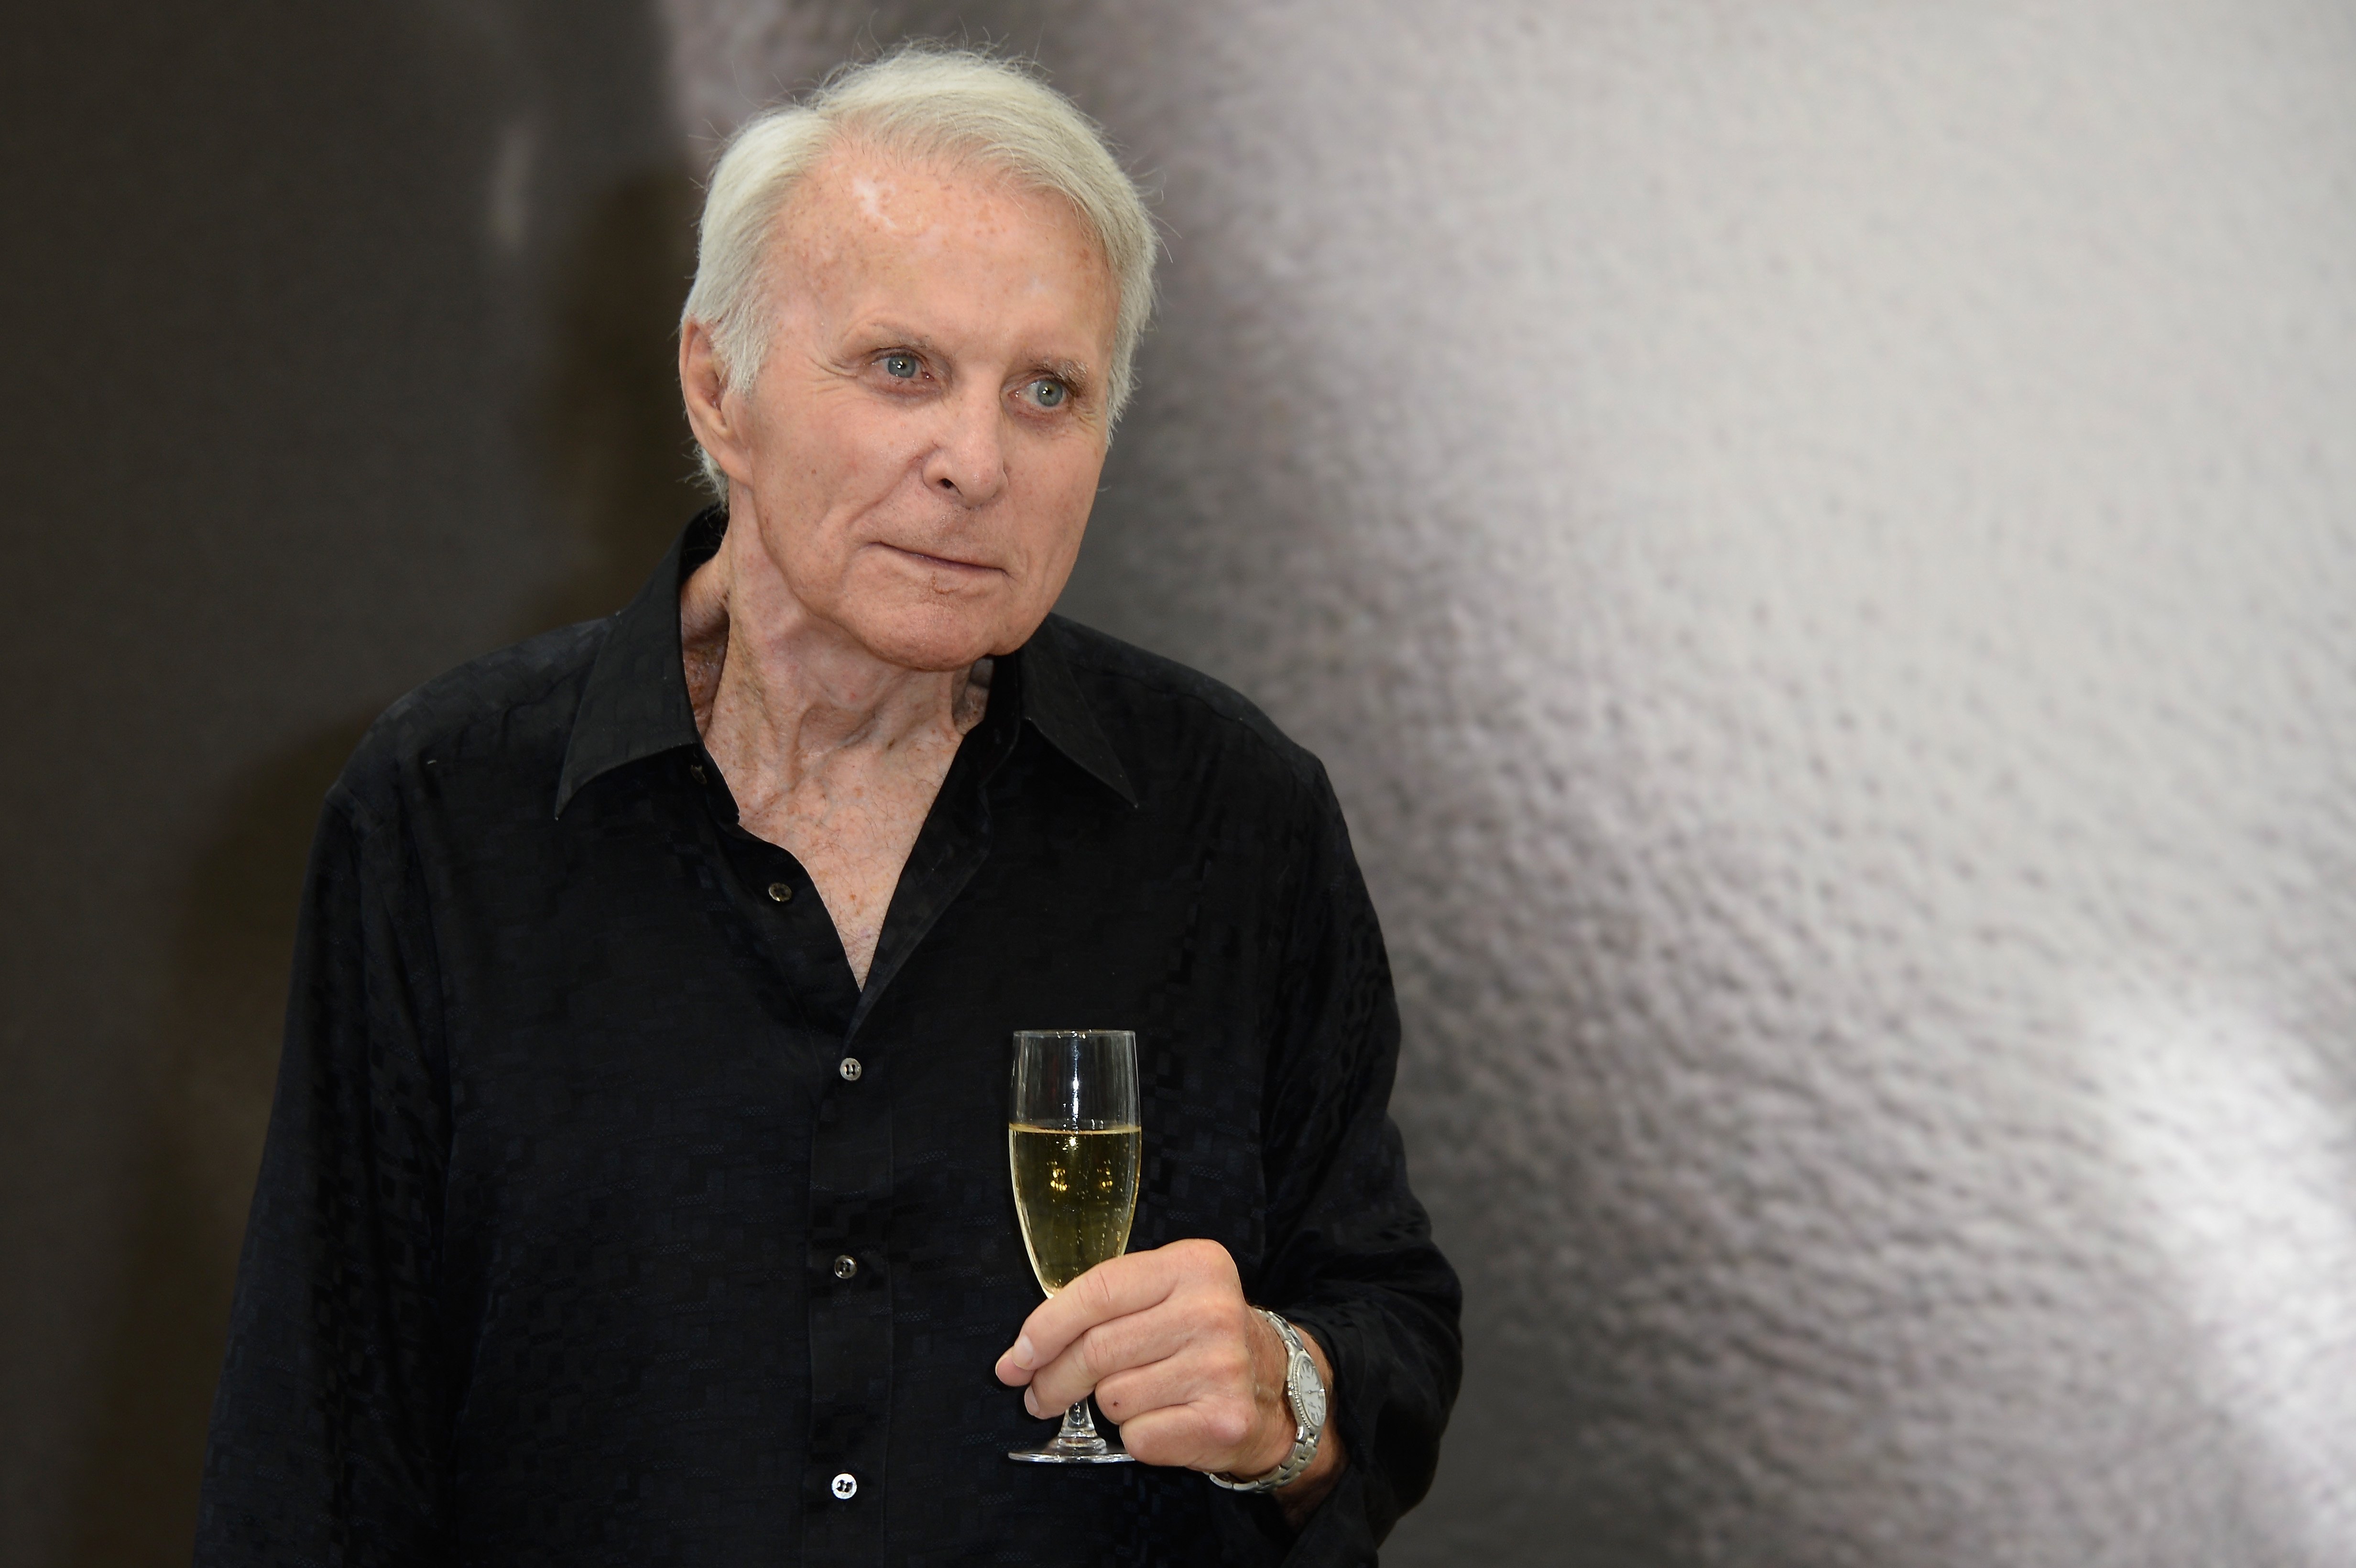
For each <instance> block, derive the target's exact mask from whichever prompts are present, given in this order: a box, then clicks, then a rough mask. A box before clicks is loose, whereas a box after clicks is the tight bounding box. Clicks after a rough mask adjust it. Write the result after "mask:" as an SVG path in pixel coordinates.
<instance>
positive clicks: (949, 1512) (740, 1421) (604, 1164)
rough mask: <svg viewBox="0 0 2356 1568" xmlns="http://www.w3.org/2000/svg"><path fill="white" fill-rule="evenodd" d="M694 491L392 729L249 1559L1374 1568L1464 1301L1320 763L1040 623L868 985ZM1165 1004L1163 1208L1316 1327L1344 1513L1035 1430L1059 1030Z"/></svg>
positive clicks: (311, 1128) (352, 855)
mask: <svg viewBox="0 0 2356 1568" xmlns="http://www.w3.org/2000/svg"><path fill="white" fill-rule="evenodd" d="M724 526H725V525H724V520H723V519H722V518H721V517H718V516H716V515H714V514H707V515H706V516H705V517H702V518H700V519H698V521H697V523H696V524H694V525H692V526H691V528H689V530H688V532H687V534H686V535H685V536H684V537H683V538H682V539H681V540H680V544H679V545H678V546H677V547H675V548H674V549H672V551H671V553H670V555H669V558H668V559H667V560H665V561H664V563H663V565H662V567H661V568H660V569H659V571H657V573H656V574H655V576H654V578H653V579H652V581H649V582H648V585H647V588H646V590H645V592H642V593H641V594H640V595H639V596H638V598H637V601H636V602H635V603H632V604H631V605H630V607H629V608H627V609H626V610H625V611H623V612H622V613H619V614H618V615H616V616H613V617H611V618H609V619H607V620H605V621H600V622H594V623H590V624H584V625H580V626H574V627H570V628H567V629H565V630H562V631H559V632H553V633H551V634H549V635H545V636H542V637H539V638H536V639H534V640H533V641H531V642H529V643H525V644H523V645H520V646H519V647H516V648H512V649H509V650H508V651H506V652H503V653H498V654H494V655H492V656H488V657H487V658H484V659H480V660H477V661H476V662H475V663H473V664H470V665H468V666H466V667H464V668H462V669H459V670H457V671H455V672H454V673H453V674H451V675H449V676H446V677H443V678H442V679H440V680H437V681H434V682H433V683H432V684H430V685H428V686H426V687H424V688H422V689H420V690H419V691H417V692H415V693H413V694H412V696H410V697H408V698H406V699H403V700H402V702H401V703H399V704H398V705H396V706H395V707H394V708H393V709H391V711H389V712H388V713H386V715H385V716H384V717H383V718H382V719H381V720H379V722H378V723H377V725H376V727H375V728H374V729H373V730H372V731H370V732H369V737H368V739H367V740H366V741H364V742H363V743H362V744H361V746H360V748H359V752H358V753H357V754H356V755H355V756H354V757H353V759H352V761H351V763H350V764H349V766H348V768H347V769H346V770H345V773H344V775H343V777H342V779H341V780H340V781H339V782H338V783H337V785H336V786H335V788H334V790H333V791H332V792H331V793H330V795H329V796H328V799H327V807H326V810H325V812H324V814H323V816H322V819H321V823H320V827H319V834H318V838H317V842H316V847H315V848H314V851H313V859H312V864H311V871H310V881H309V888H308V891H307V893H306V895H305V908H304V912H303V922H302V934H301V938H300V942H299V944H298V948H297V953H296V958H295V983H294V991H293V997H292V1002H291V1006H290V1011H289V1019H288V1025H287V1036H286V1046H285V1055H284V1064H283V1066H282V1069H281V1072H280V1077H279V1083H278V1090H277V1098H276V1103H275V1105H274V1107H273V1112H272V1117H271V1127H270V1137H269V1144H268V1150H267V1153H266V1154H265V1156H264V1157H263V1161H262V1175H261V1180H260V1185H259V1188H258V1189H257V1191H256V1193H255V1197H254V1204H253V1211H252V1221H251V1224H250V1226H249V1230H248V1233H247V1240H246V1250H245V1256H244V1262H243V1265H242V1269H241V1275H240V1279H239V1285H238V1297H237V1306H236V1310H235V1317H234V1320H233V1325H232V1329H231V1336H230V1349H229V1357H228V1362H227V1366H226V1369H225V1371H224V1372H223V1375H222V1379H221V1386H220V1397H219V1402H218V1404H217V1406H216V1409H215V1413H214V1417H213V1429H212V1445H211V1452H210V1455H209V1461H208V1466H207V1473H206V1480H205V1497H204V1506H203V1516H202V1522H201V1525H200V1530H199V1543H198V1561H199V1563H206V1564H219V1565H227V1564H232V1563H238V1564H243V1563H400V1564H427V1563H434V1564H441V1563H497V1564H502V1565H505V1564H522V1563H565V1564H573V1565H581V1564H596V1563H615V1564H621V1563H629V1564H633V1565H645V1564H651V1563H715V1564H737V1563H744V1564H752V1563H775V1564H789V1563H806V1564H812V1565H816V1564H834V1563H862V1564H864V1563H895V1564H896V1563H912V1564H913V1563H1182V1564H1195V1563H1212V1562H1234V1563H1273V1562H1277V1561H1285V1562H1290V1563H1356V1562H1361V1561H1365V1560H1367V1559H1369V1558H1371V1556H1372V1554H1373V1550H1374V1546H1375V1543H1376V1541H1379V1540H1380V1539H1381V1537H1382V1535H1383V1534H1384V1532H1385V1531H1387V1529H1388V1527H1389V1525H1390V1522H1391V1521H1392V1520H1393V1519H1395V1518H1396V1517H1397V1515H1398V1510H1399V1509H1401V1508H1403V1507H1405V1506H1407V1505H1408V1504H1409V1503H1411V1502H1413V1501H1414V1500H1415V1499H1417V1498H1419V1496H1420V1495H1421V1494H1422V1492H1423V1490H1424V1488H1425V1487H1426V1486H1427V1485H1428V1483H1429V1481H1430V1476H1431V1471H1432V1467H1433V1464H1434V1461H1435V1457H1436V1454H1437V1448H1438V1444H1439V1439H1440V1427H1441V1425H1442V1423H1443V1422H1444V1420H1445V1419H1446V1413H1447V1410H1448V1406H1449V1403H1450V1402H1451V1399H1452V1398H1453V1396H1454V1392H1455V1388H1456V1381H1457V1372H1458V1338H1457V1328H1456V1313H1457V1301H1458V1296H1457V1286H1456V1281H1455V1278H1454V1276H1453V1275H1452V1274H1451V1272H1450V1270H1449V1268H1448V1265H1447V1264H1446V1263H1445V1262H1444V1261H1443V1260H1442V1259H1441V1258H1440V1254H1439V1253H1437V1252H1436V1251H1435V1250H1434V1249H1433V1247H1432V1245H1431V1243H1430V1235H1429V1231H1428V1228H1427V1226H1426V1222H1425V1219H1424V1215H1423V1211H1422V1210H1421V1209H1420V1208H1419V1206H1418V1205H1417V1203H1416V1201H1415V1199H1414V1197H1413V1196H1412V1195H1411V1194H1410V1193H1409V1192H1408V1186H1407V1177H1406V1169H1405V1166H1404V1161H1403V1158H1402V1156H1401V1152H1400V1146H1399V1138H1398V1132H1397V1130H1396V1128H1395V1127H1394V1126H1393V1125H1392V1124H1391V1122H1390V1120H1389V1117H1388V1115H1387V1110H1386V1104H1387V1098H1388V1095H1389V1093H1390V1087H1391V1079H1392V1072H1393V1068H1394V1064H1395V1061H1396V1059H1397V1054H1398V1016H1397V1011H1396V1008H1395V1007H1394V1005H1393V1000H1392V991H1391V982H1390V977H1389V974H1388V971H1387V966H1386V964H1385V960H1384V956H1383V947H1382V939H1381V935H1380V933H1379V932H1378V931H1377V930H1376V923H1375V916H1374V911H1373V909H1372V908H1371V906H1370V905H1369V904H1368V902H1367V900H1366V895H1365V889H1364V887H1363V885H1362V884H1361V881H1360V880H1359V876H1358V871H1357V868H1356V866H1355V863H1354V861H1353V859H1352V858H1351V853H1350V848H1349V841H1348V837H1347V836H1346V834H1345V832H1344V828H1343V825H1342V817H1341V813H1340V810H1339V809H1338V807H1337V806H1336V805H1335V803H1334V799H1333V794H1332V791H1331V790H1330V788H1329V787H1328V785H1327V784H1326V780H1325V776H1324V773H1323V769H1321V768H1320V767H1319V765H1318V763H1316V761H1315V759H1314V758H1312V757H1311V756H1310V755H1309V754H1308V753H1306V752H1303V751H1301V749H1300V748H1299V747H1298V746H1295V745H1294V744H1292V743H1291V742H1290V741H1288V740H1286V739H1285V738H1284V737H1283V736H1282V735H1281V734H1280V733H1279V732H1278V731H1276V730H1275V728H1274V727H1273V726H1271V725H1270V724H1269V721H1268V720H1266V719H1265V718H1264V717H1262V716H1261V715H1260V714H1259V713H1258V711H1257V710H1255V709H1253V708H1252V707H1251V706H1250V705H1249V704H1248V703H1246V702H1244V701H1243V700H1242V699H1239V698H1237V697H1236V696H1235V695H1234V694H1233V693H1231V692H1229V691H1227V690H1226V689H1225V688H1222V687H1220V686H1218V685H1216V684H1215V683H1214V682H1212V681H1210V680H1207V679H1205V678H1204V677H1201V676H1198V675H1195V674H1193V673H1192V672H1190V671H1187V670H1185V669H1183V668H1180V667H1177V666H1175V665H1172V664H1170V663H1168V662H1166V661H1164V660H1161V659H1157V658H1154V657H1152V656H1149V655H1146V654H1143V653H1141V652H1139V651H1137V650H1136V649H1133V648H1130V647H1127V646H1125V645H1121V644H1119V643H1117V642H1114V641H1113V640H1111V639H1110V638H1108V637H1104V636H1101V635H1097V634H1095V633H1093V632H1089V631H1087V630H1085V629H1083V628H1081V627H1079V626H1076V625H1074V624H1069V623H1067V622H1064V621H1060V620H1055V619H1051V620H1050V621H1049V622H1048V623H1047V624H1045V625H1044V626H1043V627H1042V628H1041V630H1040V631H1039V633H1038V634H1037V635H1035V636H1034V637H1033V639H1032V640H1031V642H1030V643H1029V645H1026V646H1025V647H1024V648H1023V650H1022V651H1021V652H1020V653H1019V654H1015V655H1012V656H1006V657H1003V658H1001V659H999V660H998V661H996V665H995V667H994V670H993V674H992V678H991V688H990V693H989V700H988V706H987V709H986V712H985V715H984V717H983V719H982V720H981V722H980V724H979V725H978V726H977V727H976V728H975V729H974V730H973V731H971V732H970V733H969V734H968V735H967V736H966V737H965V739H964V741H963V743H962V744H961V746H960V748H959V750H958V753H957V757H956V759H955V762H954V763H953V764H952V765H951V767H950V769H949V772H948V777H947V779H946V780H945V782H944V783H943V784H942V786H941V791H940V794H939V796H938V797H937V799H936V801H935V802H934V804H933V806H932V809H931V812H930V815H929V816H927V817H926V821H925V824H924V827H923V829H922V831H921V833H920V834H919V836H918V837H917V840H916V848H915V849H914V851H913V852H912V853H911V854H910V856H909V858H908V862H907V865H906V867H905V869H904V870H903V871H902V873H901V876H900V880H899V883H898V886H897V889H896V891H894V895H893V900H892V903H891V907H890V910H889V912H888V914H887V917H886V919H885V921H884V924H883V933H882V938H881V941H880V943H879V944H878V946H877V948H876V952H875V957H874V963H873V969H872V970H871V972H870V974H869V976H868V979H867V984H866V986H865V987H864V988H863V989H862V987H860V986H858V985H857V984H856V983H855V982H854V981H853V980H852V978H851V969H850V966H849V964H848V962H847V961H846V960H845V958H844V955H843V950H842V944H841V941H840V939H839V938H838V936H837V935H836V933H835V930H834V927H833V925H832V923H830V920H829V918H828V915H827V912H826V906H825V905H824V903H823V902H822V901H820V900H819V897H818V896H817V891H816V890H815V888H814V887H813V886H812V885H811V882H810V879H809V873H808V872H807V871H806V870H804V869H803V868H802V867H801V866H800V864H799V863H798V862H797V861H796V860H795V859H794V858H793V857H792V856H791V855H788V854H787V853H786V852H785V851H784V850H783V849H780V848H776V846H774V845H772V844H769V843H766V842H765V841H763V840H762V839H759V838H757V837H754V836H752V835H751V834H749V833H747V832H745V831H744V828H743V827H740V826H739V824H738V822H737V816H736V808H735V805H734V801H733V800H732V798H731V797H730V795H729V792H728V788H727V784H726V783H725V781H724V780H723V778H722V777H721V774H720V771H719V769H718V768H717V767H715V766H714V765H713V764H712V760H711V758H710V757H709V756H708V755H707V754H706V753H705V752H704V750H703V747H702V744H701V741H700V739H699V736H698V733H697V731H696V726H695V721H694V717H693V714H692V712H691V709H690V707H689V701H688V693H687V688H686V682H685V678H684V676H683V673H682V670H681V665H680V637H679V610H678V595H679V587H680V582H681V581H682V580H683V577H684V574H685V573H686V572H687V571H691V570H692V568H693V567H694V566H695V565H696V564H698V563H699V562H700V561H701V560H704V559H707V558H708V557H709V556H710V555H711V554H712V551H713V550H714V549H716V548H717V544H718V539H719V537H720V533H721V531H722V529H723V528H724ZM1026 1028H1033V1029H1037V1028H1045V1029H1056V1028H1112V1029H1134V1030H1135V1031H1136V1032H1137V1037H1138V1049H1139V1054H1140V1063H1139V1065H1140V1089H1141V1099H1142V1104H1143V1113H1144V1115H1143V1122H1144V1128H1145V1141H1144V1158H1145V1163H1144V1169H1143V1176H1142V1179H1141V1183H1140V1188H1139V1195H1138V1205H1137V1221H1136V1227H1135V1230H1134V1232H1133V1233H1132V1236H1131V1240H1130V1245H1131V1246H1132V1247H1134V1248H1142V1247H1151V1246H1159V1245H1161V1244H1162V1243H1167V1242H1173V1241H1176V1240H1178V1239H1180V1238H1182V1237H1190V1236H1206V1237H1210V1238H1212V1239H1214V1240H1215V1241H1217V1242H1220V1243H1223V1244H1224V1245H1225V1246H1226V1248H1227V1249H1228V1251H1229V1252H1231V1253H1233V1254H1234V1255H1235V1258H1236V1261H1237V1264H1238V1266H1239V1268H1240V1269H1241V1272H1242V1275H1243V1280H1244V1285H1245V1289H1246V1291H1247V1293H1248V1296H1250V1298H1251V1299H1252V1300H1253V1301H1255V1302H1257V1303H1260V1304H1264V1305H1266V1306H1269V1307H1273V1308H1275V1309H1276V1310H1278V1311H1280V1312H1282V1313H1283V1314H1285V1315H1286V1316H1287V1317H1290V1318H1291V1319H1293V1320H1294V1321H1295V1322H1297V1323H1299V1324H1301V1326H1302V1327H1304V1328H1308V1329H1310V1330H1311V1331H1312V1332H1313V1333H1315V1334H1316V1336H1317V1337H1318V1339H1320V1340H1322V1341H1323V1344H1324V1345H1325V1347H1326V1349H1327V1350H1328V1352H1329V1354H1330V1356H1331V1358H1332V1360H1333V1366H1334V1373H1335V1385H1336V1387H1335V1404H1336V1425H1337V1427H1338V1429H1339V1431H1340V1432H1341V1434H1342V1435H1343V1438H1344V1442H1345V1444H1346V1445H1347V1447H1348V1452H1349V1467H1348V1469H1347V1471H1346V1472H1345V1474H1344V1478H1343V1480H1342V1482H1341V1484H1340V1486H1339V1487H1338V1488H1337V1489H1336V1490H1335V1492H1334V1493H1333V1497H1332V1498H1331V1499H1330V1500H1329V1501H1328V1502H1327V1503H1326V1504H1325V1506H1324V1507H1323V1509H1320V1510H1319V1512H1318V1513H1317V1515H1316V1516H1314V1517H1313V1518H1312V1520H1311V1521H1310V1523H1309V1524H1308V1526H1307V1527H1306V1528H1305V1529H1304V1530H1303V1531H1302V1532H1301V1536H1300V1537H1299V1539H1298V1540H1297V1541H1295V1540H1290V1539H1289V1538H1288V1534H1287V1532H1286V1531H1284V1529H1283V1527H1282V1524H1281V1521H1280V1519H1279V1517H1278V1516H1277V1515H1276V1513H1275V1510H1274V1509H1273V1507H1272V1506H1271V1505H1270V1504H1269V1502H1268V1501H1267V1499H1254V1498H1243V1497H1237V1496H1234V1495H1231V1494H1228V1493H1226V1492H1223V1491H1220V1490H1219V1489H1217V1488H1214V1487H1212V1486H1211V1485H1210V1484H1209V1483H1208V1482H1207V1481H1205V1479H1204V1478H1203V1477H1201V1476H1198V1475H1195V1474H1194V1473H1192V1472H1190V1471H1185V1470H1173V1469H1163V1468H1156V1467H1146V1466H1141V1465H1124V1466H1118V1467H1046V1466H1032V1465H1020V1464H1014V1463H1012V1462H1010V1461H1009V1460H1008V1459H1007V1458H1006V1451H1007V1450H1008V1449H1009V1448H1012V1447H1018V1446H1024V1445H1031V1444H1033V1443H1035V1442H1037V1441H1039V1440H1040V1439H1041V1438H1042V1437H1043V1436H1044V1435H1045V1434H1046V1432H1047V1431H1048V1430H1049V1428H1047V1427H1046V1426H1045V1425H1044V1424H1042V1423H1039V1422H1036V1421H1033V1419H1032V1418H1031V1417H1030V1416H1028V1415H1027V1414H1026V1413H1024V1411H1023V1407H1022V1400H1021V1395H1020V1393H1019V1392H1017V1391H1014V1390H1010V1389H1007V1388H1005V1387H1003V1386H1002V1385H1001V1384H1000V1383H999V1381H998V1380H997V1379H996V1377H995V1376H994V1375H993V1373H992V1366H993V1363H994V1362H995V1360H996V1359H997V1357H998V1355H999V1354H1000V1352H1001V1351H1002V1350H1003V1349H1005V1348H1006V1346H1007V1345H1008V1344H1009V1343H1011V1342H1012V1339H1013V1337H1014V1333H1015V1330H1016V1329H1017V1328H1018V1327H1019V1326H1020V1325H1021V1324H1022V1322H1023V1317H1025V1316H1026V1315H1027V1314H1028V1313H1029V1312H1030V1311H1031V1310H1032V1309H1033V1307H1035V1306H1037V1304H1038V1302H1039V1300H1040V1292H1039V1286H1038V1284H1037V1282H1036V1281H1035V1279H1034V1278H1033V1275H1032V1273H1031V1269H1030V1266H1029V1264H1028V1263H1027V1261H1026V1259H1025V1256H1024V1253H1023V1243H1022V1239H1021V1235H1020V1232H1019V1230H1018V1227H1017V1223H1016V1220H1015V1215H1014V1209H1013V1201H1012V1193H1011V1188H1010V1183H1009V1179H1008V1175H1007V1159H1006V1138H1005V1131H1004V1127H1005V1121H1006V1115H1005V1109H1006V1075H1007V1067H1008V1060H1009V1052H1010V1037H1011V1035H1012V1032H1013V1031H1014V1030H1016V1029H1026Z"/></svg>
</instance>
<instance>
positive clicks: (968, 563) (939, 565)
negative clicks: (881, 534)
mask: <svg viewBox="0 0 2356 1568" xmlns="http://www.w3.org/2000/svg"><path fill="white" fill-rule="evenodd" d="M882 548H883V549H887V550H889V551H891V552H892V553H893V554H894V555H896V556H898V557H900V558H901V559H902V560H910V561H914V562H915V563H916V565H918V566H922V567H926V568H929V569H931V570H933V571H948V572H954V573H960V574H964V575H967V576H973V577H994V576H999V575H1002V573H1001V570H1000V569H999V568H997V567H995V566H991V565H990V564H988V563H987V562H985V561H979V560H958V559H957V558H956V557H955V556H948V555H932V554H929V553H927V552H926V551H924V550H921V549H908V548H906V547H905V546H904V545H896V544H887V545H883V547H882Z"/></svg>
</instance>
